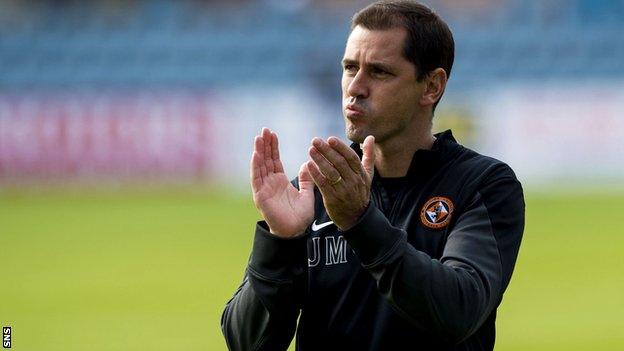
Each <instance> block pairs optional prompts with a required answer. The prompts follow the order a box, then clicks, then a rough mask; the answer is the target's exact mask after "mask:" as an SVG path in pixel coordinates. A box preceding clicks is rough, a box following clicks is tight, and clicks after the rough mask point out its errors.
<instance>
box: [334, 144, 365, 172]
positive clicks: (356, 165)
mask: <svg viewBox="0 0 624 351" xmlns="http://www.w3.org/2000/svg"><path fill="white" fill-rule="evenodd" d="M327 143H328V144H329V146H331V147H332V148H333V149H334V150H336V151H337V152H338V153H339V154H340V155H342V157H344V158H345V160H347V163H348V164H349V167H351V169H352V170H353V172H355V173H358V174H359V173H361V172H362V164H361V163H360V162H361V161H360V158H359V157H358V155H357V153H356V152H355V150H353V149H352V148H350V147H349V146H348V145H347V144H345V143H343V142H342V141H341V140H340V139H338V138H336V137H335V136H331V137H329V138H328V139H327Z"/></svg>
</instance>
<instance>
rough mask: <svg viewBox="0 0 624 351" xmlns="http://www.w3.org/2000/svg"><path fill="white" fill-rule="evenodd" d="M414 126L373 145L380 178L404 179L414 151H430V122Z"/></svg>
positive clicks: (432, 140)
mask: <svg viewBox="0 0 624 351" xmlns="http://www.w3.org/2000/svg"><path fill="white" fill-rule="evenodd" d="M426 120H427V122H426V123H425V124H424V125H423V123H421V124H420V125H417V124H414V125H413V126H412V127H411V128H409V127H408V128H406V129H405V130H403V131H402V132H401V133H400V134H398V135H395V136H393V137H391V138H389V139H387V140H384V141H382V142H380V143H377V144H375V167H376V168H377V171H378V172H379V175H380V176H382V177H392V178H396V177H404V176H406V175H407V171H408V170H409V166H410V163H411V162H412V158H413V156H414V153H415V152H416V150H420V149H424V150H430V149H431V147H432V146H433V142H434V141H435V137H434V136H433V134H431V120H430V119H426Z"/></svg>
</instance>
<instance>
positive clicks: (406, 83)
mask: <svg viewBox="0 0 624 351" xmlns="http://www.w3.org/2000/svg"><path fill="white" fill-rule="evenodd" d="M406 35H407V32H406V31H405V29H402V28H394V29H389V30H368V29H365V28H362V27H360V26H357V27H355V28H354V29H353V31H352V32H351V34H350V35H349V39H348V40H347V45H346V48H345V55H344V59H343V77H342V98H343V117H344V121H345V134H346V136H347V138H349V139H350V140H351V141H353V142H356V143H362V142H363V141H364V139H365V138H366V137H367V136H368V135H373V136H375V141H376V143H377V144H380V143H383V142H384V141H386V140H389V139H392V138H394V137H396V136H397V135H399V134H401V133H404V132H405V131H406V130H407V129H408V128H409V126H410V124H411V123H412V120H413V118H414V116H415V115H416V112H417V110H418V106H417V96H418V93H419V88H418V83H417V81H416V71H415V67H414V66H413V64H412V63H411V62H409V61H407V60H406V59H405V58H404V57H403V43H404V41H405V37H406ZM352 65H353V66H355V68H351V67H352ZM349 106H353V107H354V108H355V109H357V110H359V111H360V112H361V114H355V115H354V113H353V112H352V111H351V112H349V111H348V107H349ZM349 114H351V115H349Z"/></svg>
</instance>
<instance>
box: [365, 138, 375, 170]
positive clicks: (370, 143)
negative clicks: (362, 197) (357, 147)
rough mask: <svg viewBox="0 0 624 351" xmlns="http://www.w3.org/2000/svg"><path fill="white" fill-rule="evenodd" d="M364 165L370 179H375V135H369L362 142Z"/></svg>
mask: <svg viewBox="0 0 624 351" xmlns="http://www.w3.org/2000/svg"><path fill="white" fill-rule="evenodd" d="M362 167H363V168H364V170H365V171H366V174H368V177H369V179H373V174H374V173H375V137H374V136H372V135H369V136H367V137H366V139H364V143H363V144H362Z"/></svg>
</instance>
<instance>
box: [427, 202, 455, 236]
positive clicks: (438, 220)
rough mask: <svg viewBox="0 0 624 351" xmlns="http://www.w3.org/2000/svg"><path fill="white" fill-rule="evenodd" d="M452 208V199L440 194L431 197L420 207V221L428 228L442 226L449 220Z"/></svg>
mask: <svg viewBox="0 0 624 351" xmlns="http://www.w3.org/2000/svg"><path fill="white" fill-rule="evenodd" d="M453 208H454V207H453V201H451V200H450V199H448V198H446V197H442V196H436V197H433V198H431V199H429V201H427V202H426V203H425V205H424V206H423V207H422V210H421V211H420V221H421V222H422V224H423V225H424V226H425V227H428V228H432V229H440V228H444V227H446V226H447V225H448V224H449V221H450V220H451V215H452V214H453Z"/></svg>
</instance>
